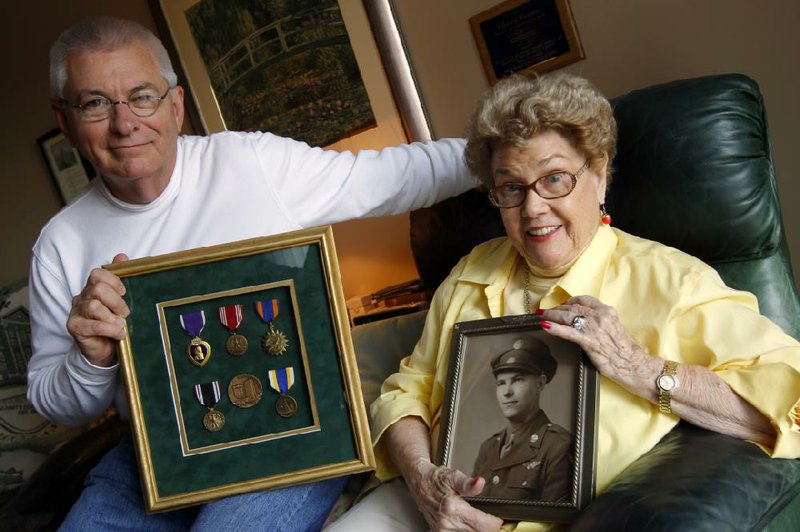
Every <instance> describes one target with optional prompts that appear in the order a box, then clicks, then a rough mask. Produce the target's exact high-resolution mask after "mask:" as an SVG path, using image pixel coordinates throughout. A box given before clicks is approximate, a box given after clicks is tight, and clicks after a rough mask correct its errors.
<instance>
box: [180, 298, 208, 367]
mask: <svg viewBox="0 0 800 532" xmlns="http://www.w3.org/2000/svg"><path fill="white" fill-rule="evenodd" d="M205 326H206V314H205V312H204V311H202V310H196V311H195V312H189V313H186V314H181V327H183V330H184V331H186V332H187V333H189V336H193V337H194V338H192V341H191V342H189V345H187V346H186V356H188V357H189V360H191V361H192V364H194V365H195V366H200V367H202V366H205V365H206V364H207V363H208V360H209V359H210V358H211V345H209V343H208V342H206V341H205V340H203V339H202V338H200V333H201V332H203V327H205Z"/></svg>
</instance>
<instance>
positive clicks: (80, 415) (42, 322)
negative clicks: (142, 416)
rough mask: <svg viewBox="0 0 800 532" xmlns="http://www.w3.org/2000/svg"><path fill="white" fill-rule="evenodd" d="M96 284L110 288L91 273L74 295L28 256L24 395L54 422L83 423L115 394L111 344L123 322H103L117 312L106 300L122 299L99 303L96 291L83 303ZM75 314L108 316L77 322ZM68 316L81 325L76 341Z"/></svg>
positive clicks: (114, 370)
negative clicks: (29, 345) (79, 339)
mask: <svg viewBox="0 0 800 532" xmlns="http://www.w3.org/2000/svg"><path fill="white" fill-rule="evenodd" d="M104 273H108V272H104ZM101 279H102V278H101ZM112 284H113V283H112ZM98 286H99V290H100V291H101V292H106V293H107V292H108V290H111V291H112V292H115V290H114V288H111V286H110V285H108V284H107V283H105V282H96V281H92V280H91V279H90V281H88V282H87V287H86V288H85V289H84V293H82V294H81V295H79V296H76V297H75V298H74V299H73V298H72V297H71V295H70V294H69V291H68V289H67V287H66V286H65V284H64V283H63V282H61V281H59V279H58V278H57V277H56V275H54V273H53V272H52V271H51V270H50V269H48V268H47V267H45V266H44V265H43V264H42V263H41V262H40V260H39V259H38V257H36V256H34V258H33V261H32V264H31V274H30V282H29V300H30V301H29V307H30V314H31V339H32V348H33V356H32V357H31V360H30V362H29V365H28V400H29V401H30V402H31V404H33V406H34V407H35V408H36V410H37V411H38V412H39V413H40V414H42V415H43V416H45V417H47V418H48V419H50V420H51V421H54V422H56V423H62V424H65V425H81V424H83V423H86V422H88V421H90V420H92V419H94V418H95V417H97V416H98V415H99V414H100V413H102V412H103V411H104V410H105V409H106V408H108V406H109V405H110V404H111V402H112V401H113V398H114V392H115V390H116V384H117V371H118V368H117V365H116V358H115V357H116V355H115V353H116V351H115V345H114V344H115V340H116V338H117V337H118V336H119V334H122V327H117V326H111V327H108V325H109V323H108V322H109V321H111V322H114V321H116V319H118V318H119V316H116V317H114V316H111V315H109V314H108V312H110V311H109V310H108V306H106V305H110V306H111V307H114V308H119V303H120V302H122V299H121V296H120V297H119V300H118V301H115V302H114V303H107V304H101V303H100V299H102V297H100V296H97V297H100V299H98V300H97V301H96V303H87V301H88V300H87V298H86V297H83V296H86V295H88V294H96V292H95V290H97V289H98ZM115 293H116V292H115ZM108 297H112V299H114V298H113V296H109V295H106V299H107V298H108ZM89 299H91V297H90V298H89ZM122 304H123V305H124V302H122ZM124 308H125V309H127V306H125V307H124ZM118 311H119V310H118ZM120 312H123V313H124V311H120ZM79 314H83V316H84V318H85V317H86V315H92V316H94V314H97V318H100V319H97V318H95V319H92V320H87V321H88V322H94V321H97V322H102V321H103V317H104V318H105V319H106V320H107V321H105V325H103V324H100V323H81V319H79V318H78V315H79ZM112 314H113V313H112ZM70 320H72V322H73V323H74V322H76V321H78V322H79V323H78V328H79V329H80V330H83V331H85V335H84V336H85V337H84V338H83V339H82V343H81V344H79V343H78V342H77V341H76V339H75V338H74V337H73V336H70V333H69V332H68V330H67V327H68V323H69V322H70ZM71 327H75V326H74V325H72V326H71ZM98 328H99V329H98ZM92 330H95V331H96V332H94V333H92V332H91V331H92ZM81 334H83V333H81ZM93 336H97V337H96V338H93ZM82 349H83V350H84V351H85V353H86V354H84V353H82V352H81V350H82Z"/></svg>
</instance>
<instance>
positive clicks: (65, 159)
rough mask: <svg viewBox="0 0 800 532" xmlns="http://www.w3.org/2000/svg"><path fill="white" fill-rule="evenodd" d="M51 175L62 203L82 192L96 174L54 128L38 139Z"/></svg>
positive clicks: (64, 203)
mask: <svg viewBox="0 0 800 532" xmlns="http://www.w3.org/2000/svg"><path fill="white" fill-rule="evenodd" d="M37 143H38V144H39V148H40V149H41V150H42V155H43V156H44V159H45V162H46V163H47V169H48V170H49V171H50V177H52V178H53V182H54V183H55V185H56V188H57V189H58V195H59V197H60V198H61V203H62V205H66V204H67V203H69V202H70V201H72V200H73V199H74V198H75V197H76V196H78V194H80V193H81V192H82V191H83V190H84V189H85V188H86V187H87V186H89V182H90V181H91V180H92V178H93V177H94V176H95V171H94V168H92V165H91V164H90V163H89V162H88V161H86V160H85V159H84V158H83V157H81V154H80V153H79V152H78V150H76V149H75V148H74V147H73V146H72V144H70V143H69V141H68V140H67V139H66V137H64V134H63V133H62V132H61V130H60V129H54V130H52V131H50V132H49V133H46V134H44V135H42V136H41V137H39V138H38V139H37Z"/></svg>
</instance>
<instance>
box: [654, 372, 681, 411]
mask: <svg viewBox="0 0 800 532" xmlns="http://www.w3.org/2000/svg"><path fill="white" fill-rule="evenodd" d="M677 374H678V363H677V362H675V361H674V360H666V361H665V362H664V368H663V369H662V370H661V373H660V374H659V375H658V378H657V379H656V386H658V411H659V412H661V413H662V414H671V413H672V392H673V391H674V390H675V388H677V387H678V378H677Z"/></svg>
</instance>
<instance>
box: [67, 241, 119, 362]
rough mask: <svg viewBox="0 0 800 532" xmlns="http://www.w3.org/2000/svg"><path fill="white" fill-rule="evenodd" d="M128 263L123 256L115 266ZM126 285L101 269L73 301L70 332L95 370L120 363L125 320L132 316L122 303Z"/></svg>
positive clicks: (68, 326)
mask: <svg viewBox="0 0 800 532" xmlns="http://www.w3.org/2000/svg"><path fill="white" fill-rule="evenodd" d="M125 260H128V257H127V255H125V254H124V253H120V254H118V255H117V256H116V257H114V260H113V262H121V261H125ZM124 294H125V285H123V284H122V281H120V279H119V277H117V276H116V275H114V274H113V273H111V272H109V271H107V270H104V269H102V268H95V269H94V270H92V272H91V273H90V274H89V279H88V280H87V281H86V286H85V287H84V288H83V290H82V291H81V293H80V294H78V295H77V296H75V297H73V298H72V310H71V311H70V313H69V318H67V331H69V334H71V335H72V337H73V338H75V341H76V342H77V343H78V347H80V350H81V353H83V356H84V357H86V360H88V361H89V362H90V363H92V364H94V365H95V366H103V367H108V366H112V365H114V364H115V363H116V361H117V349H116V344H117V341H119V340H122V339H123V338H124V337H125V318H126V317H127V316H128V314H130V310H129V309H128V305H127V304H126V303H125V301H124V300H123V299H122V296H123V295H124Z"/></svg>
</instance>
